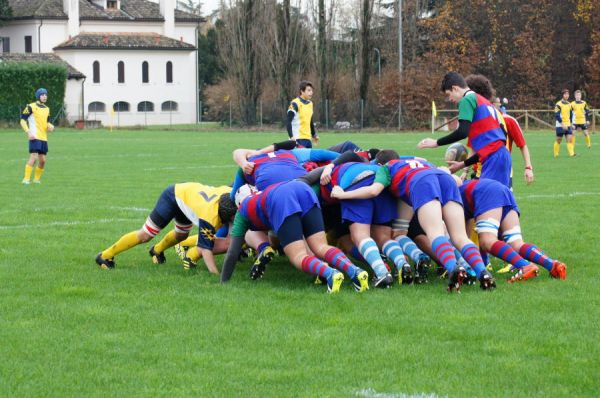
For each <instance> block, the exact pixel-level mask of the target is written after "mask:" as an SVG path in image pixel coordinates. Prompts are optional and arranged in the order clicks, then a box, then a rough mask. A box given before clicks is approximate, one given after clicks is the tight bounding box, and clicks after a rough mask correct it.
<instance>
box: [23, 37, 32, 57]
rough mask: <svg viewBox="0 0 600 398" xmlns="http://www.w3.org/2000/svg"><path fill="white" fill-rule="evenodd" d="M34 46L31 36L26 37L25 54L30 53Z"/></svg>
mask: <svg viewBox="0 0 600 398" xmlns="http://www.w3.org/2000/svg"><path fill="white" fill-rule="evenodd" d="M32 48H33V46H32V45H31V36H25V52H26V53H30V52H31V51H32Z"/></svg>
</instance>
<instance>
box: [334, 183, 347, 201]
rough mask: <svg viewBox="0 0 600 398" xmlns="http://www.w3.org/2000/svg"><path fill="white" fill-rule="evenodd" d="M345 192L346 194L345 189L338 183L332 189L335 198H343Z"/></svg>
mask: <svg viewBox="0 0 600 398" xmlns="http://www.w3.org/2000/svg"><path fill="white" fill-rule="evenodd" d="M344 194H345V192H344V190H343V189H342V187H340V186H339V185H336V186H335V187H333V189H332V190H331V197H332V198H335V199H343V198H342V196H344Z"/></svg>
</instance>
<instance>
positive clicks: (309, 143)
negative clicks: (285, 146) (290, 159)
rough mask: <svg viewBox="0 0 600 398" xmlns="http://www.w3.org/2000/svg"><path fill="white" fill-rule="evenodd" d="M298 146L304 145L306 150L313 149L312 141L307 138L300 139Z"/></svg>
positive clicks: (297, 142) (297, 141)
mask: <svg viewBox="0 0 600 398" xmlns="http://www.w3.org/2000/svg"><path fill="white" fill-rule="evenodd" d="M296 145H302V146H303V147H304V148H312V141H311V140H307V139H305V138H298V139H297V140H296Z"/></svg>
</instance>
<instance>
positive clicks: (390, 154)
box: [375, 149, 400, 164]
mask: <svg viewBox="0 0 600 398" xmlns="http://www.w3.org/2000/svg"><path fill="white" fill-rule="evenodd" d="M395 159H400V155H398V152H396V151H394V150H393V149H382V150H381V151H379V152H378V153H377V155H376V156H375V161H376V162H377V164H386V163H387V162H389V161H390V160H395Z"/></svg>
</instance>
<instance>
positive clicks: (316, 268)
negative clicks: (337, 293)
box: [302, 256, 333, 279]
mask: <svg viewBox="0 0 600 398" xmlns="http://www.w3.org/2000/svg"><path fill="white" fill-rule="evenodd" d="M302 271H304V272H306V273H308V274H313V275H319V276H322V277H324V278H327V279H329V277H330V276H331V274H332V273H333V268H331V267H329V266H328V265H327V264H325V263H324V262H322V261H321V260H319V259H318V258H316V257H315V256H304V258H303V259H302Z"/></svg>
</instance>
